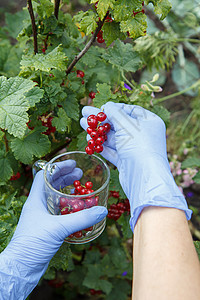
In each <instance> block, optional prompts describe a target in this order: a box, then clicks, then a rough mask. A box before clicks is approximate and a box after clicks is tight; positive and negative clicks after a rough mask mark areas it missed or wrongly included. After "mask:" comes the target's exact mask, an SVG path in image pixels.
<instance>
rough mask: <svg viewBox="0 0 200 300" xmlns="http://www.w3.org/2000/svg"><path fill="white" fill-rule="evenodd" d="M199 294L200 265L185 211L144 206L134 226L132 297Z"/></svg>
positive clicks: (176, 299)
mask: <svg viewBox="0 0 200 300" xmlns="http://www.w3.org/2000/svg"><path fill="white" fill-rule="evenodd" d="M199 297H200V265H199V260H198V257H197V253H196V250H195V248H194V245H193V241H192V237H191V234H190V231H189V228H188V224H187V220H186V217H185V213H184V212H183V211H181V210H178V209H174V208H161V207H149V208H145V209H144V210H143V211H142V213H141V215H140V217H139V219H138V222H137V224H136V226H135V234H134V280H133V299H134V300H143V299H145V300H146V299H154V300H157V299H159V300H165V299H166V300H169V299H174V300H179V299H181V300H184V299H187V300H188V299H194V300H196V299H198V298H199Z"/></svg>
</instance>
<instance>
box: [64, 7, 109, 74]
mask: <svg viewBox="0 0 200 300" xmlns="http://www.w3.org/2000/svg"><path fill="white" fill-rule="evenodd" d="M107 15H108V12H107V14H106V15H105V17H104V19H103V20H102V21H101V20H100V21H99V22H98V23H97V28H96V30H95V32H94V33H93V35H92V37H91V39H90V40H89V42H88V43H87V44H86V45H85V47H84V48H83V50H82V51H81V52H80V53H79V54H78V55H77V56H75V57H74V59H73V61H72V62H71V64H70V65H69V67H68V68H67V71H66V74H67V75H68V74H69V73H70V72H71V70H72V69H73V67H74V66H75V64H76V63H77V62H78V61H79V59H81V57H82V56H83V55H84V54H85V53H86V52H87V51H88V50H89V48H90V47H91V46H92V44H93V43H94V41H95V39H96V37H97V34H98V33H99V31H100V30H101V27H102V26H103V23H104V21H105V19H106V17H107Z"/></svg>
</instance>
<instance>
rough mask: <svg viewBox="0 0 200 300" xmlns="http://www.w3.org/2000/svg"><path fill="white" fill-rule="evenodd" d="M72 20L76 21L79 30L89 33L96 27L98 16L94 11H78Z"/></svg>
mask: <svg viewBox="0 0 200 300" xmlns="http://www.w3.org/2000/svg"><path fill="white" fill-rule="evenodd" d="M74 21H75V22H77V24H78V28H79V31H82V32H84V33H85V34H86V35H90V34H91V32H94V31H95V29H96V27H97V21H98V18H97V15H96V13H95V12H94V11H92V10H88V11H86V12H83V11H80V12H79V13H78V14H77V15H75V16H74Z"/></svg>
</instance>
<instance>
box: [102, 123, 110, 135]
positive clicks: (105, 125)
mask: <svg viewBox="0 0 200 300" xmlns="http://www.w3.org/2000/svg"><path fill="white" fill-rule="evenodd" d="M103 126H104V128H105V130H106V133H107V132H109V131H110V128H111V126H110V124H109V123H104V124H103Z"/></svg>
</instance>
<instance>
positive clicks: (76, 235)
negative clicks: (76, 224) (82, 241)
mask: <svg viewBox="0 0 200 300" xmlns="http://www.w3.org/2000/svg"><path fill="white" fill-rule="evenodd" d="M73 235H74V236H75V237H76V238H81V237H82V236H83V233H82V231H81V230H80V231H77V232H75V233H74V234H73Z"/></svg>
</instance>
